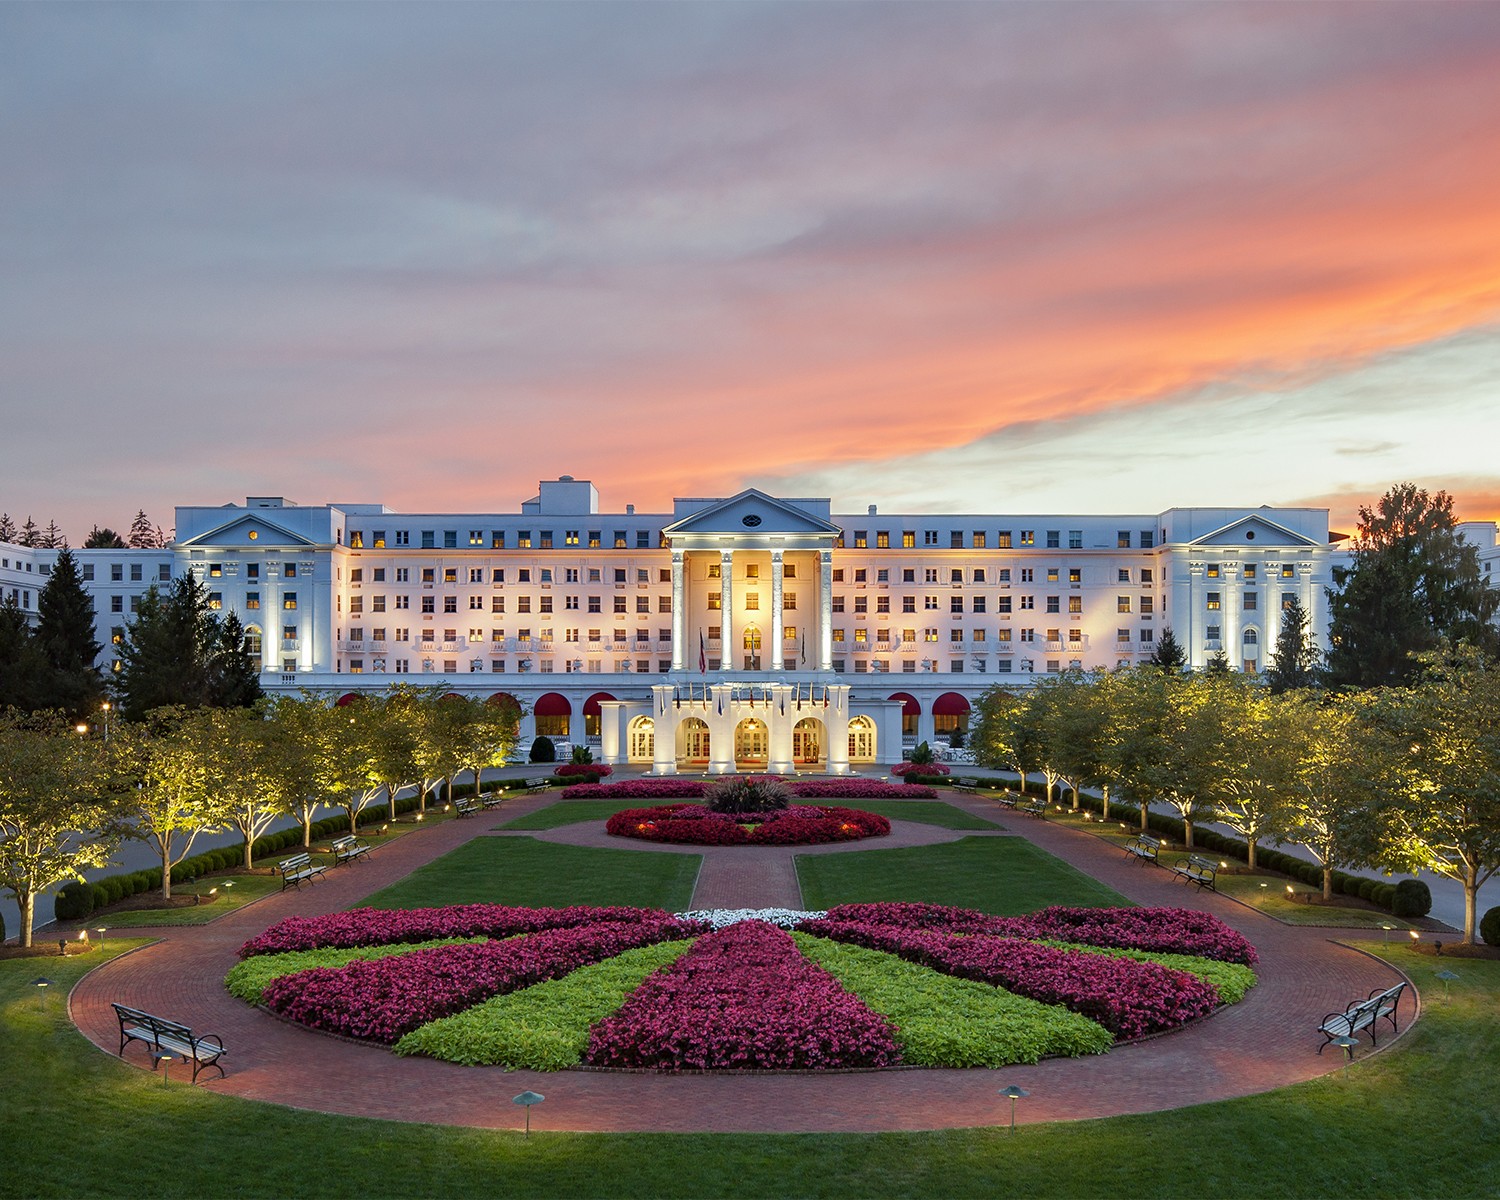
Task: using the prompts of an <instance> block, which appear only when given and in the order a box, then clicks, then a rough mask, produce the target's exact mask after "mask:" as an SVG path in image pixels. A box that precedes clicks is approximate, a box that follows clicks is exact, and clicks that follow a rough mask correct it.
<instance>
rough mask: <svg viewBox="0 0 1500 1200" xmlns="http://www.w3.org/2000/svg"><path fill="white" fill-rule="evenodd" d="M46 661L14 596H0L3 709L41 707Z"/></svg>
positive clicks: (0, 707) (0, 692)
mask: <svg viewBox="0 0 1500 1200" xmlns="http://www.w3.org/2000/svg"><path fill="white" fill-rule="evenodd" d="M46 674H47V669H46V661H45V660H44V659H43V657H42V652H41V649H40V648H39V647H38V646H37V644H36V639H35V638H34V637H33V636H32V634H31V623H30V622H29V621H28V620H27V617H26V613H25V612H24V611H22V609H21V605H20V604H19V603H18V602H17V600H16V598H15V597H14V596H6V597H5V599H4V600H0V711H4V710H5V709H6V708H19V709H21V710H22V711H23V712H34V711H35V710H36V709H37V708H39V707H41V698H42V694H43V687H42V681H43V679H44V678H45V676H46Z"/></svg>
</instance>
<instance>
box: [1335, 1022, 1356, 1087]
mask: <svg viewBox="0 0 1500 1200" xmlns="http://www.w3.org/2000/svg"><path fill="white" fill-rule="evenodd" d="M1333 1044H1334V1045H1335V1046H1337V1047H1338V1048H1339V1049H1340V1050H1342V1051H1343V1052H1344V1068H1343V1070H1344V1075H1345V1076H1346V1077H1347V1076H1348V1074H1349V1064H1350V1063H1352V1062H1353V1061H1354V1047H1356V1046H1358V1045H1359V1039H1358V1038H1352V1037H1350V1036H1349V1035H1348V1034H1347V1033H1346V1034H1344V1036H1343V1037H1336V1038H1334V1039H1333Z"/></svg>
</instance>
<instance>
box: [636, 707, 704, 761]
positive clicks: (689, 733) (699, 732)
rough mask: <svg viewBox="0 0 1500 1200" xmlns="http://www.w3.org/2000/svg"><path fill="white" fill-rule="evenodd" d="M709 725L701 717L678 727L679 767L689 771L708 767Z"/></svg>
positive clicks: (684, 722) (688, 719) (686, 721)
mask: <svg viewBox="0 0 1500 1200" xmlns="http://www.w3.org/2000/svg"><path fill="white" fill-rule="evenodd" d="M648 719H649V718H648ZM709 748H710V747H709V734H708V725H707V724H705V723H704V721H703V720H702V718H700V717H688V718H687V720H685V721H683V722H682V723H681V724H680V725H678V726H677V765H678V766H679V767H686V768H688V769H689V770H700V771H701V770H703V769H704V768H705V767H707V766H708V753H709Z"/></svg>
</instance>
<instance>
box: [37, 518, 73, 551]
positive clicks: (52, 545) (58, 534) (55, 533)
mask: <svg viewBox="0 0 1500 1200" xmlns="http://www.w3.org/2000/svg"><path fill="white" fill-rule="evenodd" d="M41 547H42V549H43V550H66V549H67V548H68V539H67V538H66V537H64V536H63V531H62V530H61V529H59V528H58V525H57V522H56V521H55V520H52V521H48V522H47V528H46V529H44V530H42V537H41Z"/></svg>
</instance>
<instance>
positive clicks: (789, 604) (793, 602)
mask: <svg viewBox="0 0 1500 1200" xmlns="http://www.w3.org/2000/svg"><path fill="white" fill-rule="evenodd" d="M861 598H863V597H861ZM880 598H881V600H883V601H885V603H886V604H887V606H889V604H890V600H889V598H888V597H885V596H882V597H880ZM781 611H782V612H796V611H797V597H796V596H795V595H793V594H792V593H791V592H784V593H783V594H782V597H781Z"/></svg>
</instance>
